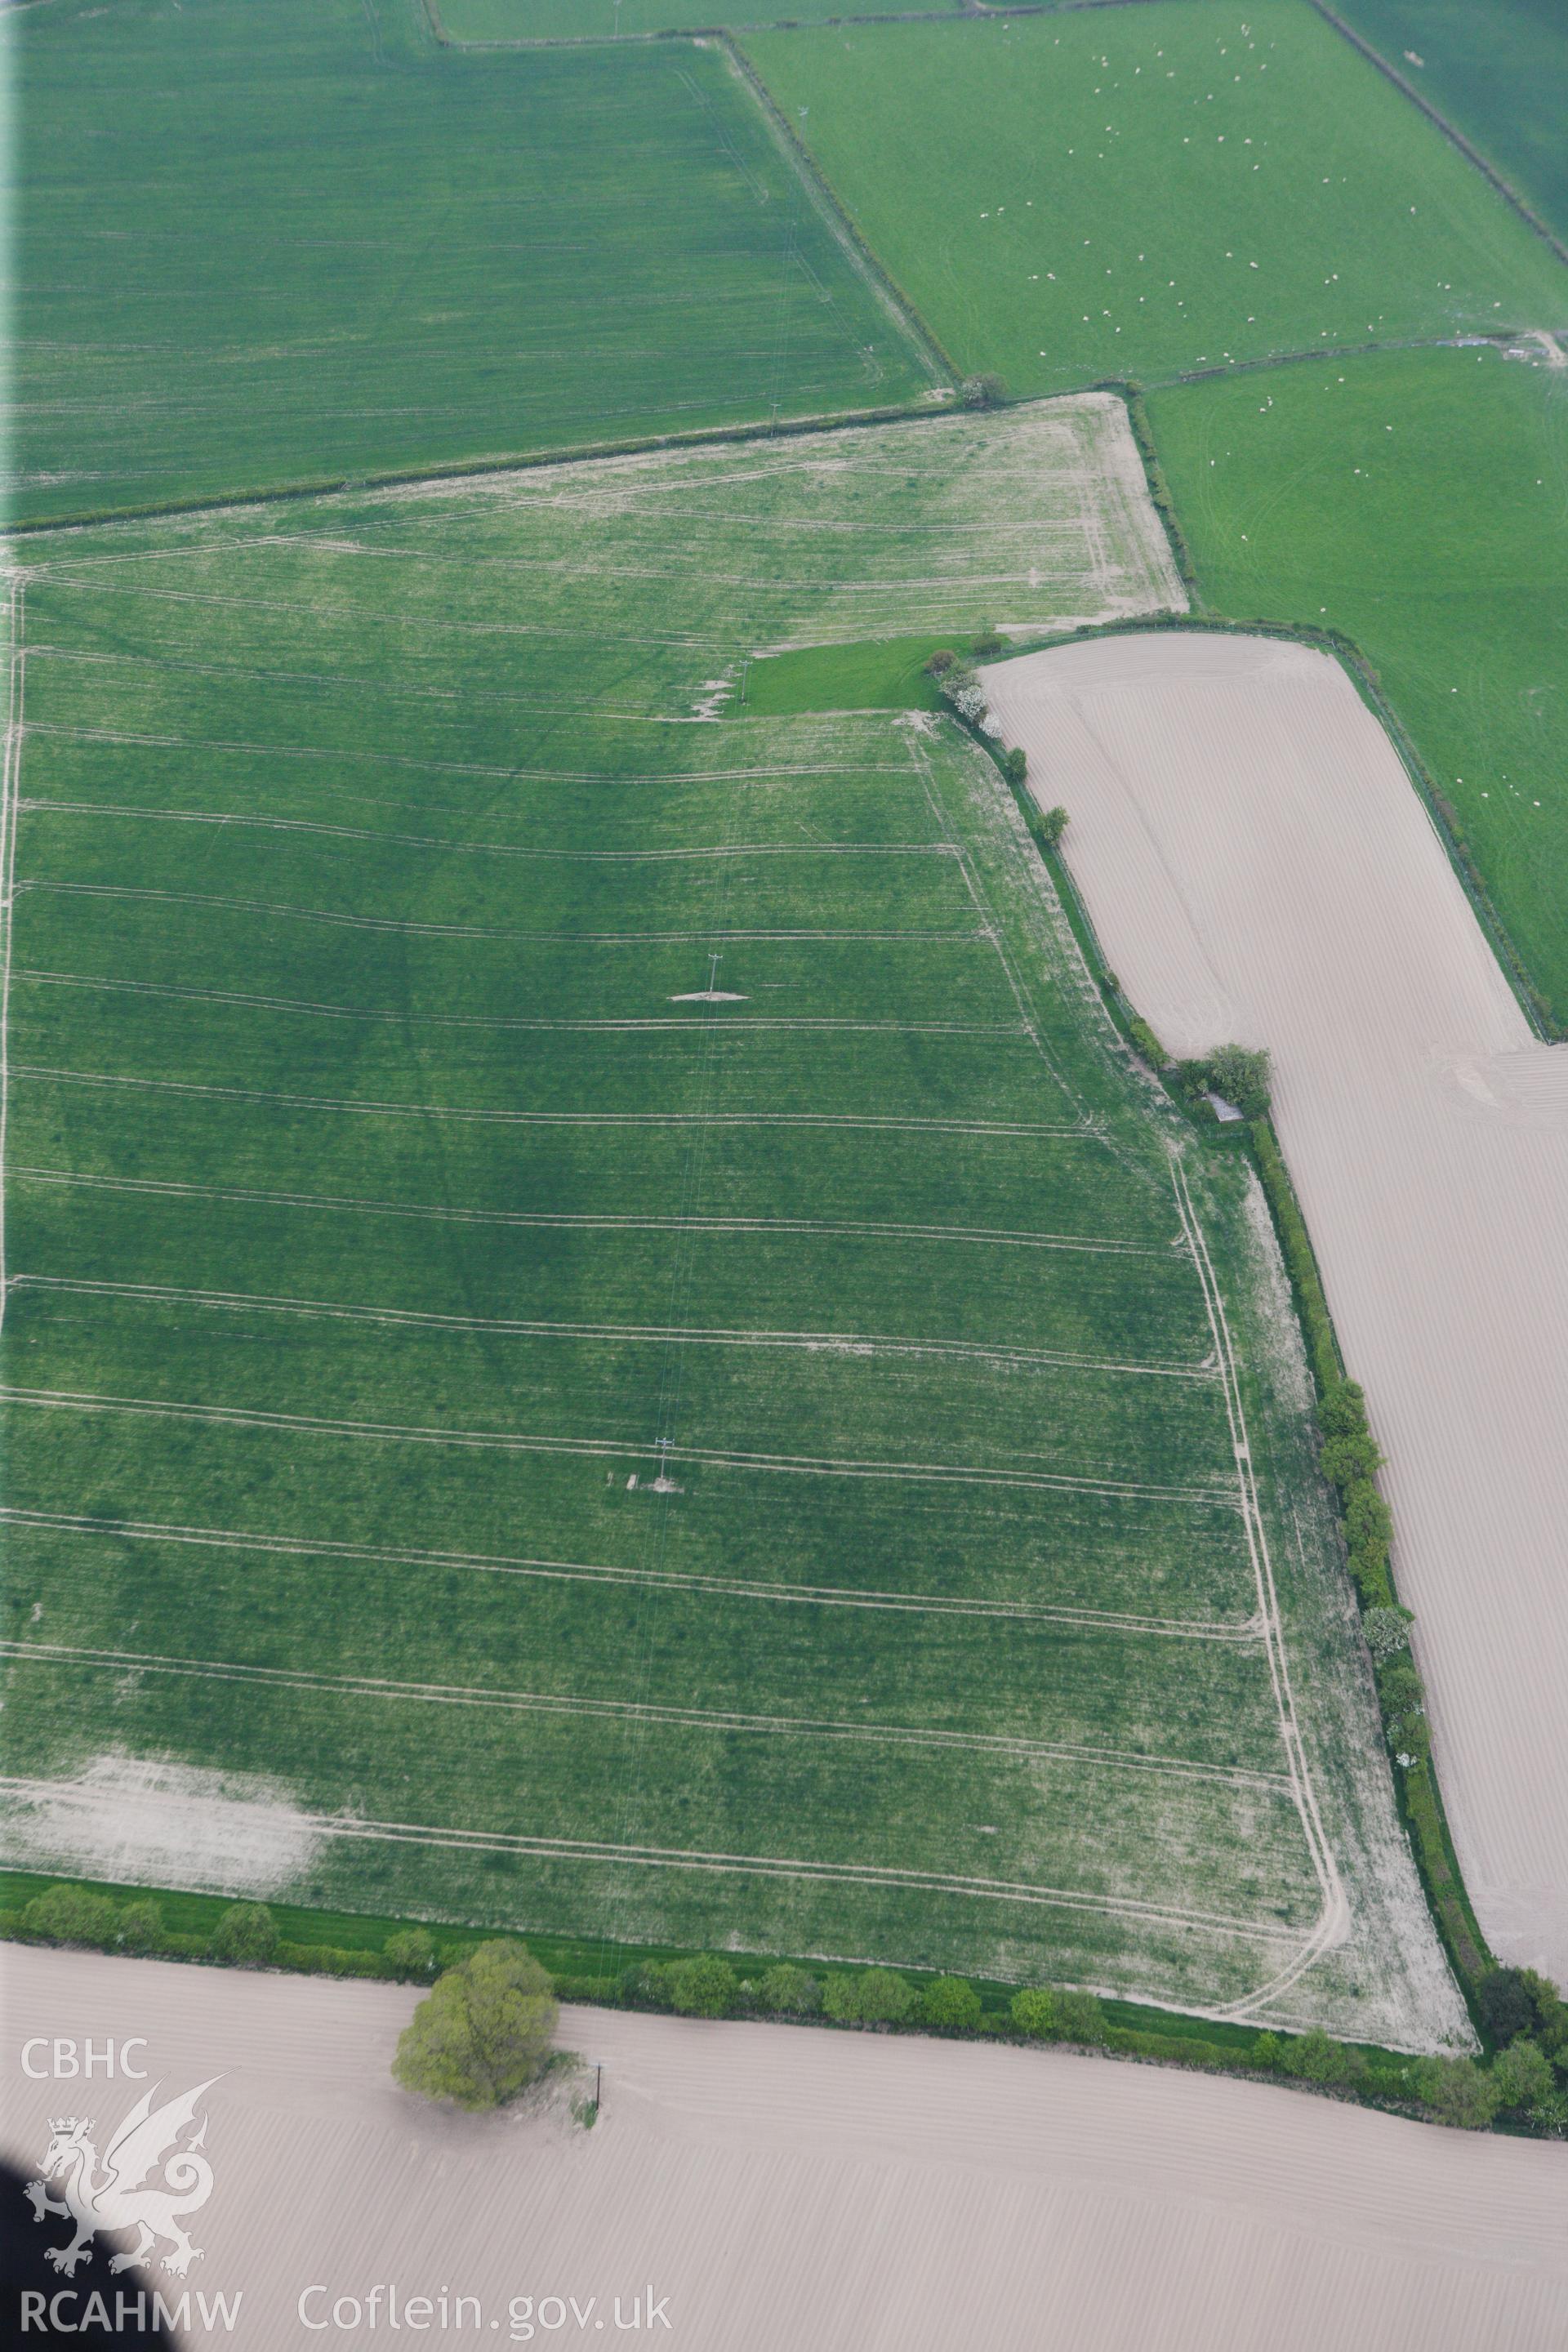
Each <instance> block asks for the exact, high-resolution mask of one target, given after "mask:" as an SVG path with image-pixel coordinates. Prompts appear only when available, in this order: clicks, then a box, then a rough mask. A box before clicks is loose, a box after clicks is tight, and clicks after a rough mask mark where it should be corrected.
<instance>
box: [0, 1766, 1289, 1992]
mask: <svg viewBox="0 0 1568 2352" xmlns="http://www.w3.org/2000/svg"><path fill="white" fill-rule="evenodd" d="M0 1795H3V1796H9V1797H11V1798H14V1799H15V1798H20V1799H21V1800H22V1801H24V1802H28V1801H31V1802H43V1803H47V1804H54V1805H58V1804H69V1803H71V1802H72V1801H73V1798H75V1801H79V1802H83V1801H85V1802H90V1803H93V1804H99V1803H101V1801H102V1800H101V1796H100V1793H99V1792H97V1791H94V1792H92V1794H91V1795H90V1796H89V1797H88V1798H86V1799H80V1798H76V1797H75V1791H73V1790H72V1789H71V1787H70V1784H69V1783H68V1782H62V1781H59V1780H23V1779H20V1778H18V1777H16V1776H14V1775H9V1774H7V1775H4V1776H0ZM139 1801H141V1802H142V1803H145V1802H146V1801H147V1799H146V1798H145V1796H142V1797H141V1798H140V1800H139ZM166 1801H167V1800H166ZM173 1802H174V1803H175V1804H178V1803H179V1800H178V1799H174V1800H173ZM305 1819H306V1821H307V1822H308V1824H309V1826H310V1829H311V1830H312V1831H314V1832H316V1833H317V1834H318V1835H320V1836H321V1837H328V1838H335V1839H356V1840H361V1841H364V1842H367V1843H373V1844H375V1843H397V1844H412V1845H430V1846H447V1847H452V1848H455V1849H456V1850H458V1851H459V1852H462V1853H519V1854H533V1855H537V1856H540V1857H542V1858H546V1859H556V1860H561V1861H566V1862H608V1863H625V1864H637V1865H640V1866H642V1867H645V1868H647V1869H661V1870H704V1871H711V1872H717V1873H720V1874H725V1873H731V1874H741V1875H748V1876H753V1877H769V1878H792V1879H799V1880H812V1879H816V1880H820V1881H823V1882H826V1884H828V1885H849V1886H884V1887H894V1888H908V1889H912V1890H914V1891H916V1892H929V1893H931V1894H937V1895H970V1896H973V1897H975V1898H978V1899H981V1900H984V1901H990V1902H998V1903H1029V1904H1034V1905H1039V1906H1045V1907H1046V1908H1048V1909H1056V1910H1069V1911H1089V1912H1095V1913H1098V1914H1100V1915H1101V1916H1112V1917H1127V1918H1132V1919H1135V1920H1137V1921H1139V1922H1141V1923H1142V1925H1144V1926H1149V1927H1174V1928H1177V1929H1180V1930H1183V1931H1186V1932H1192V1931H1194V1930H1200V1931H1204V1932H1206V1933H1208V1934H1211V1935H1224V1936H1243V1937H1248V1938H1250V1939H1253V1940H1256V1941H1258V1942H1261V1943H1282V1942H1285V1941H1288V1940H1289V1937H1290V1934H1291V1931H1290V1929H1289V1928H1287V1927H1280V1926H1279V1923H1278V1922H1277V1921H1274V1920H1263V1919H1236V1918H1226V1917H1225V1916H1221V1915H1217V1914H1211V1913H1205V1912H1200V1911H1183V1910H1180V1909H1177V1908H1175V1907H1174V1906H1160V1905H1156V1904H1151V1903H1140V1902H1138V1901H1136V1900H1135V1899H1133V1898H1131V1897H1122V1896H1118V1895H1089V1894H1087V1893H1083V1894H1080V1893H1079V1892H1077V1891H1075V1890H1068V1889H1066V1888H1061V1887H1038V1886H1029V1885H1024V1884H1021V1883H1014V1882H1012V1881H1009V1880H1006V1879H996V1878H961V1877H956V1876H949V1875H947V1874H944V1873H942V1872H939V1871H921V1870H900V1869H897V1868H894V1867H892V1866H890V1865H884V1864H876V1863H833V1862H804V1861H795V1860H793V1859H788V1858H784V1857H781V1856H773V1855H766V1854H727V1853H704V1852H702V1851H701V1850H700V1849H699V1850H693V1851H689V1852H682V1851H681V1850H680V1849H679V1848H678V1847H668V1846H644V1845H616V1844H612V1843H608V1842H607V1841H604V1840H595V1839H581V1838H561V1837H527V1836H521V1835H519V1834H516V1833H509V1832H504V1831H500V1832H496V1831H483V1830H465V1829H459V1828H458V1827H456V1826H452V1827H444V1826H442V1825H440V1824H429V1825H426V1824H422V1823H419V1822H375V1821H366V1820H363V1819H361V1820H356V1819H354V1818H353V1817H350V1816H345V1815H343V1814H325V1813H316V1814H307V1815H306V1816H305ZM1194 2014H1206V2015H1213V2016H1215V2017H1216V2018H1217V2016H1218V2014H1219V2013H1218V2012H1217V2011H1206V2012H1194Z"/></svg>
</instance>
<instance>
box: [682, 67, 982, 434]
mask: <svg viewBox="0 0 1568 2352" xmlns="http://www.w3.org/2000/svg"><path fill="white" fill-rule="evenodd" d="M710 38H711V39H712V42H713V46H714V47H715V48H716V49H717V50H718V51H719V53H720V55H721V57H722V58H723V59H724V61H725V63H726V64H727V65H728V67H729V68H730V71H731V74H732V75H733V77H734V79H736V81H738V82H739V83H740V85H741V87H742V89H743V90H744V91H745V92H746V94H747V96H748V97H749V98H750V99H751V101H752V105H753V106H754V107H755V109H756V110H757V113H758V114H759V115H760V116H761V118H762V121H763V128H764V129H765V130H766V131H767V132H768V134H769V136H770V137H771V138H772V140H773V144H774V146H775V147H776V148H777V149H778V151H779V152H780V153H781V155H782V156H783V159H784V168H785V170H786V171H788V172H791V173H793V174H794V176H795V180H796V182H797V184H799V185H800V186H802V187H803V188H804V189H805V194H806V195H807V197H808V198H809V199H810V201H811V203H812V205H813V206H814V207H815V209H816V214H817V217H818V218H819V219H820V220H821V221H822V222H823V224H824V226H826V228H827V230H828V232H829V234H830V235H831V236H832V237H833V239H834V241H835V243H836V244H837V247H838V248H839V250H840V252H841V253H842V254H843V255H844V257H845V259H846V261H847V263H848V265H849V267H850V268H851V269H853V270H854V271H855V273H856V275H857V276H858V278H859V279H860V281H861V283H862V284H863V285H865V286H867V287H868V288H869V289H870V291H871V292H872V294H873V295H875V296H876V297H877V299H878V300H879V302H880V304H881V307H882V309H883V310H884V311H885V312H886V314H887V315H888V316H889V318H890V319H892V320H893V321H894V322H895V323H896V325H897V326H898V327H899V329H900V332H901V333H902V335H903V337H904V339H905V341H907V342H908V343H909V344H910V347H911V348H912V349H913V351H914V352H915V354H916V356H917V357H918V359H919V360H920V362H921V366H922V367H923V368H924V370H925V372H926V375H927V378H928V379H929V382H930V384H931V390H932V391H933V392H935V393H938V394H940V393H942V392H947V393H950V394H951V393H952V392H953V391H954V390H956V388H957V385H958V383H959V381H960V371H959V369H958V367H957V366H956V365H955V363H954V362H953V360H952V355H951V353H950V352H948V351H947V350H946V349H945V348H944V346H943V345H942V342H941V341H939V339H938V337H937V336H936V335H935V334H934V333H933V332H932V331H931V326H930V324H929V323H928V321H927V320H926V319H925V317H924V316H923V314H922V313H921V311H920V310H917V309H916V307H915V305H914V303H913V302H911V301H910V298H909V296H908V295H907V294H906V293H905V291H904V289H903V288H902V287H901V286H900V284H899V282H898V280H897V278H894V277H893V275H892V273H891V271H890V270H889V268H888V267H887V264H886V263H885V262H884V261H883V260H882V258H881V257H880V256H879V254H878V253H877V252H876V251H875V249H874V248H873V247H871V245H870V244H868V241H867V239H866V238H865V237H864V236H861V234H860V231H859V229H858V227H857V226H856V224H855V218H854V215H853V214H852V213H851V212H850V211H849V209H848V207H847V205H845V204H844V203H843V202H842V200H841V199H840V197H839V194H838V192H837V189H836V188H835V187H834V185H833V184H832V182H831V181H830V180H829V179H828V177H827V174H826V172H825V171H824V170H823V168H822V166H821V164H820V163H819V162H818V161H817V159H816V156H815V155H814V154H813V153H812V152H811V150H810V148H809V147H808V146H807V145H806V143H805V140H804V139H802V138H801V137H800V136H799V134H798V133H797V131H795V126H794V124H793V123H792V122H791V121H790V120H789V117H788V116H787V115H786V114H785V113H784V109H783V108H782V107H781V106H780V105H779V103H778V101H777V100H776V99H775V98H774V96H773V92H772V90H771V89H769V88H768V86H767V82H766V81H765V79H763V75H762V74H761V73H760V72H759V71H758V69H757V68H756V67H755V66H754V65H753V64H752V60H751V58H749V57H748V56H747V55H746V52H745V50H744V49H743V48H742V46H741V43H740V42H739V41H738V40H737V39H736V38H735V37H734V34H733V31H732V30H731V29H730V28H727V27H723V26H721V28H720V29H719V30H718V31H717V32H716V33H714V34H713V35H711V36H710Z"/></svg>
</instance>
